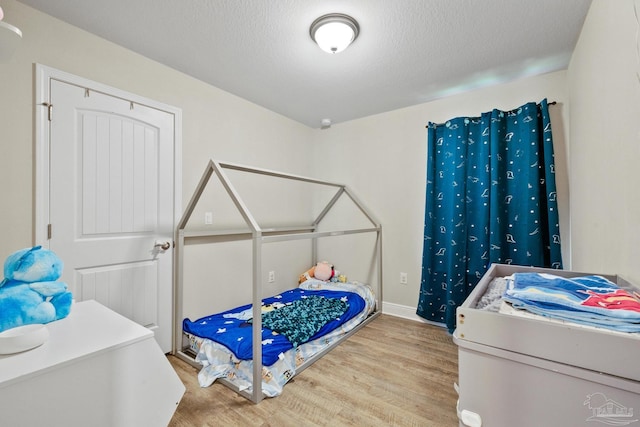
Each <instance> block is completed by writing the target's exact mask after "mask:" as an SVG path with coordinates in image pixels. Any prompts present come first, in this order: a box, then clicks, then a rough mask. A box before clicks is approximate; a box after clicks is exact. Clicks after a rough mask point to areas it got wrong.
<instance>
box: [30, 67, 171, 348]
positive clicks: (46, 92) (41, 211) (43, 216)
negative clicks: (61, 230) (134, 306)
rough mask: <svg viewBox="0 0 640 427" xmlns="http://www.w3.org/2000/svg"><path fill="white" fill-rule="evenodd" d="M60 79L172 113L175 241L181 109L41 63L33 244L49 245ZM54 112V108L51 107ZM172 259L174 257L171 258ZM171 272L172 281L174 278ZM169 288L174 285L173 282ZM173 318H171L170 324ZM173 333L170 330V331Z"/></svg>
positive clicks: (37, 82) (37, 75)
mask: <svg viewBox="0 0 640 427" xmlns="http://www.w3.org/2000/svg"><path fill="white" fill-rule="evenodd" d="M52 79H53V80H59V81H62V82H64V83H68V84H71V85H76V86H79V87H83V88H88V89H90V90H91V91H94V92H101V93H103V94H105V95H109V96H113V97H116V98H121V99H123V100H125V101H129V102H132V103H134V104H139V105H144V106H145V107H148V108H153V109H156V110H160V111H163V112H166V113H168V114H171V115H173V117H174V153H173V158H174V165H173V167H174V179H173V183H174V212H173V224H174V230H173V234H174V236H173V238H174V241H175V225H176V224H177V221H178V220H179V219H180V217H181V216H182V110H181V109H179V108H176V107H173V106H170V105H167V104H163V103H161V102H157V101H154V100H150V99H148V98H144V97H141V96H138V95H135V94H132V93H129V92H126V91H123V90H120V89H117V88H113V87H110V86H107V85H104V84H101V83H97V82H94V81H91V80H88V79H85V78H82V77H78V76H75V75H73V74H69V73H66V72H64V71H60V70H57V69H54V68H51V67H47V66H45V65H41V64H35V98H34V109H35V112H34V114H35V133H34V163H35V164H34V216H33V244H34V245H42V246H43V247H49V239H48V224H49V223H50V222H49V208H50V200H49V186H50V181H49V175H50V169H49V156H50V151H49V140H50V125H49V123H50V122H49V105H48V102H49V99H50V90H51V88H50V84H49V82H50V81H51V80H52ZM52 114H55V108H53V110H52ZM172 263H173V260H172ZM173 270H174V274H173V275H172V277H171V283H173V282H174V280H175V265H174V266H173ZM172 288H175V287H174V286H172ZM172 299H173V302H172V312H171V317H172V318H173V316H174V312H175V309H174V307H173V305H174V304H175V295H174V296H172ZM174 323H175V322H174V321H172V322H171V324H172V325H173V324H174ZM171 336H172V337H173V333H172V334H171Z"/></svg>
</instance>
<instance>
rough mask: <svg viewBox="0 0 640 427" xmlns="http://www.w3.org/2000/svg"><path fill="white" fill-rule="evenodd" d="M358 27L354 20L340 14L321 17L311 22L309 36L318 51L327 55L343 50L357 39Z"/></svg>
mask: <svg viewBox="0 0 640 427" xmlns="http://www.w3.org/2000/svg"><path fill="white" fill-rule="evenodd" d="M359 32H360V27H359V26H358V23H357V22H356V20H355V19H353V18H352V17H350V16H349V15H344V14H341V13H330V14H328V15H323V16H321V17H320V18H318V19H316V20H315V21H313V23H312V24H311V28H309V34H310V35H311V39H313V41H314V42H316V43H317V44H318V46H320V49H322V50H324V51H325V52H329V53H338V52H341V51H343V50H345V49H346V48H347V47H348V46H349V45H350V44H351V43H353V41H354V40H355V39H356V38H357V37H358V33H359Z"/></svg>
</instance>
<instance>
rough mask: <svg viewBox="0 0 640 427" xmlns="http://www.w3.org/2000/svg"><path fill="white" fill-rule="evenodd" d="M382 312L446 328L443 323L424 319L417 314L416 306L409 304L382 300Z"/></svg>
mask: <svg viewBox="0 0 640 427" xmlns="http://www.w3.org/2000/svg"><path fill="white" fill-rule="evenodd" d="M382 313H383V314H388V315H390V316H396V317H402V318H403V319H408V320H414V321H416V322H422V323H427V324H429V325H434V326H440V327H442V328H446V325H445V324H443V323H436V322H431V321H429V320H426V319H423V318H422V317H420V316H418V315H417V314H416V308H415V307H410V306H407V305H400V304H394V303H392V302H384V301H382Z"/></svg>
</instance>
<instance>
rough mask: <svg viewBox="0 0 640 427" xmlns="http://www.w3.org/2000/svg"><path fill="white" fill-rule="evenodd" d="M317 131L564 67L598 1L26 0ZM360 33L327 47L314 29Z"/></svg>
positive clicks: (90, 30)
mask: <svg viewBox="0 0 640 427" xmlns="http://www.w3.org/2000/svg"><path fill="white" fill-rule="evenodd" d="M19 1H21V2H22V3H24V4H26V5H29V6H31V7H33V8H35V9H38V10H41V11H43V12H45V13H47V14H50V15H52V16H54V17H56V18H59V19H61V20H63V21H65V22H68V23H69V24H72V25H75V26H77V27H80V28H82V29H84V30H86V31H89V32H91V33H94V34H96V35H98V36H100V37H103V38H105V39H107V40H110V41H112V42H114V43H117V44H119V45H122V46H124V47H126V48H128V49H131V50H133V51H135V52H138V53H140V54H142V55H144V56H147V57H149V58H151V59H154V60H156V61H158V62H161V63H163V64H166V65H168V66H169V67H172V68H175V69H177V70H179V71H182V72H184V73H186V74H189V75H191V76H193V77H195V78H197V79H200V80H202V81H205V82H207V83H210V84H212V85H214V86H216V87H218V88H220V89H223V90H225V91H228V92H230V93H233V94H235V95H238V96H240V97H242V98H244V99H247V100H249V101H251V102H254V103H256V104H258V105H261V106H263V107H266V108H268V109H270V110H272V111H275V112H277V113H280V114H282V115H284V116H287V117H290V118H292V119H294V120H296V121H299V122H301V123H304V124H306V125H308V126H311V127H314V128H317V127H320V125H321V120H322V119H325V118H328V119H331V120H332V122H333V123H339V122H343V121H347V120H351V119H355V118H359V117H364V116H369V115H372V114H377V113H381V112H385V111H390V110H394V109H398V108H402V107H407V106H410V105H415V104H420V103H424V102H427V101H430V100H433V99H437V98H440V97H443V96H447V95H450V94H453V93H457V92H460V91H464V90H469V89H473V88H477V87H482V86H486V85H490V84H495V83H500V82H504V81H510V80H515V79H518V78H521V77H525V76H530V75H535V74H542V73H546V72H550V71H556V70H561V69H565V68H566V67H567V65H568V62H569V59H570V57H571V52H572V51H573V48H574V46H575V43H576V41H577V40H578V36H579V33H580V29H581V28H582V24H583V22H584V19H585V16H586V14H587V10H588V8H589V5H590V3H591V1H590V0H485V1H480V0H350V1H347V0H343V1H336V0H189V1H184V0H182V1H181V0H109V1H105V0H55V1H52V0H19ZM332 12H339V13H346V14H348V15H351V16H352V17H354V18H355V19H356V20H357V21H358V23H359V25H360V36H359V37H358V39H357V40H356V41H355V43H354V44H353V45H352V46H350V47H349V48H348V49H347V50H345V51H344V52H341V53H338V54H333V55H331V54H328V53H325V52H323V51H321V50H320V49H319V48H318V47H317V46H316V45H315V44H314V43H313V41H312V40H311V38H310V37H309V26H310V24H311V23H312V22H313V20H314V19H316V18H317V17H318V16H321V15H324V14H326V13H332Z"/></svg>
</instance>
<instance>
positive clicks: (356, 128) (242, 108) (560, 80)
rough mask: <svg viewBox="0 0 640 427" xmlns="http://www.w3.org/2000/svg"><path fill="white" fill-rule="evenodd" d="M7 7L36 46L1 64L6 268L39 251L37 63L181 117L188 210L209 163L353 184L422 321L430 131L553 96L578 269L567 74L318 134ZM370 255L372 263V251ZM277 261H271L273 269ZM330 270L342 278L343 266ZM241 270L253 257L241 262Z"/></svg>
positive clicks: (389, 279)
mask: <svg viewBox="0 0 640 427" xmlns="http://www.w3.org/2000/svg"><path fill="white" fill-rule="evenodd" d="M2 6H3V9H4V11H5V16H6V18H5V19H6V21H7V22H10V23H11V24H13V25H16V26H18V27H19V28H21V29H22V31H23V33H24V38H23V40H22V42H21V45H20V46H19V49H18V51H17V52H16V53H15V55H14V56H13V58H12V59H11V60H10V61H9V62H7V63H0V77H2V78H1V79H0V94H1V96H0V145H1V146H2V153H3V154H2V156H0V194H2V197H3V204H2V209H1V210H0V232H1V233H2V236H3V239H2V241H1V243H0V260H2V259H4V258H5V257H6V256H7V255H8V254H9V253H10V252H13V251H14V250H16V249H19V248H22V247H26V246H29V245H30V244H31V243H32V238H33V237H32V235H33V233H32V208H33V203H32V197H33V196H32V190H33V183H32V174H33V167H32V154H33V150H32V145H33V136H32V132H33V130H32V128H33V108H34V107H33V103H34V100H33V88H32V66H33V63H36V62H37V63H41V64H44V65H47V66H51V67H54V68H58V69H60V70H63V71H66V72H69V73H73V74H76V75H79V76H81V77H84V78H88V79H91V80H95V81H98V82H100V83H103V84H107V85H111V86H114V87H117V88H119V89H122V90H126V91H129V92H133V93H136V94H138V95H141V96H145V97H148V98H152V99H155V100H158V101H160V102H163V103H165V104H169V105H173V106H176V107H178V108H181V109H182V112H183V120H184V122H183V186H182V187H183V188H182V191H183V201H184V204H186V202H187V201H188V199H189V197H190V196H191V193H192V191H193V189H194V187H195V185H196V183H197V181H198V179H199V177H200V174H201V172H202V168H204V166H205V163H206V160H207V159H208V158H209V157H214V158H218V159H222V160H227V161H232V162H238V163H244V164H249V165H255V166H259V167H266V168H269V169H276V170H282V171H285V172H292V173H296V174H301V175H312V176H317V177H319V178H327V179H329V180H331V181H336V182H344V183H346V184H348V185H349V186H350V187H351V188H353V189H354V191H355V193H356V195H358V196H359V197H360V198H361V199H362V200H363V201H364V202H365V204H366V205H367V206H368V207H369V208H371V210H372V211H373V212H374V213H375V214H376V215H377V216H378V218H379V219H380V221H381V222H382V224H383V229H384V237H383V243H384V248H383V252H384V257H385V262H384V265H383V271H384V282H385V290H384V299H385V301H386V302H387V308H389V309H391V310H397V311H398V312H399V314H408V315H410V316H411V315H413V312H414V311H415V306H416V303H417V297H418V289H419V281H420V264H421V256H422V231H423V230H422V228H423V215H424V191H425V176H426V170H425V163H426V129H425V125H426V124H427V122H429V121H435V122H443V121H446V120H447V119H449V118H451V117H454V116H459V115H478V114H480V113H481V112H483V111H488V110H490V109H492V108H500V109H512V108H515V107H517V106H520V105H522V104H524V103H526V102H529V101H540V100H541V99H542V98H544V97H546V98H548V99H549V100H550V101H557V102H558V105H556V106H553V107H551V110H552V115H553V122H552V123H553V125H554V135H555V142H556V163H557V164H558V169H559V171H558V172H559V181H558V186H559V189H558V193H559V195H560V196H561V197H563V200H561V205H560V213H561V216H562V218H561V229H562V234H563V243H564V252H565V259H564V261H565V265H568V264H569V259H568V256H567V255H566V254H567V253H568V248H569V243H570V239H569V238H568V232H569V227H568V221H567V219H566V218H567V217H568V205H567V203H566V200H567V199H568V187H567V184H566V162H567V160H566V154H567V153H566V150H567V149H566V146H565V144H564V141H565V140H566V139H568V128H566V126H567V125H566V124H567V123H568V121H567V115H568V95H567V75H566V72H563V71H561V72H556V73H551V74H547V75H543V76H538V77H531V78H527V79H523V80H520V81H517V82H513V83H508V84H503V85H498V86H494V87H491V88H486V89H479V90H475V91H473V92H468V93H464V94H459V95H453V96H450V97H448V98H445V99H441V100H437V101H434V102H429V103H426V104H422V105H417V106H414V107H410V108H405V109H400V110H396V111H392V112H388V113H384V114H379V115H376V116H371V117H367V118H364V119H360V120H354V121H352V122H348V123H344V124H339V125H334V126H333V127H331V128H330V129H326V130H312V129H309V128H307V127H306V126H303V125H301V124H299V123H296V122H293V121H291V120H289V119H287V118H284V117H282V116H280V115H278V114H275V113H273V112H271V111H268V110H266V109H264V108H261V107H259V106H256V105H254V104H252V103H249V102H247V101H245V100H243V99H240V98H238V97H236V96H233V95H230V94H228V93H226V92H224V91H221V90H219V89H217V88H215V87H212V86H210V85H206V84H204V83H202V82H200V81H198V80H195V79H193V78H190V77H188V76H186V75H184V74H181V73H179V72H177V71H175V70H172V69H169V68H167V67H165V66H162V65H160V64H158V63H156V62H153V61H151V60H149V59H146V58H144V57H141V56H140V55H137V54H135V53H133V52H130V51H128V50H126V49H123V48H121V47H119V46H116V45H114V44H112V43H109V42H107V41H105V40H102V39H100V38H98V37H95V36H93V35H91V34H88V33H86V32H84V31H82V30H79V29H77V28H75V27H72V26H70V25H67V24H65V23H63V22H61V21H59V20H56V19H54V18H52V17H49V16H47V15H44V14H42V13H40V12H38V11H35V10H33V9H31V8H29V7H27V6H25V5H23V4H21V3H17V2H16V1H15V0H5V1H4V2H3V4H2ZM625 154H629V153H628V152H627V153H625ZM563 170H564V173H565V178H563V177H562V171H563ZM636 207H637V204H636ZM199 250H200V249H199V248H197V247H196V248H194V251H196V252H197V251H199ZM242 253H243V254H244V252H242ZM365 256H366V257H370V253H368V252H367V253H366V255H365ZM243 257H244V256H243V255H239V258H243ZM277 258H278V257H271V256H270V255H267V258H266V259H267V260H270V259H277ZM330 261H333V262H335V263H336V264H337V265H336V267H337V268H338V269H340V268H341V266H340V265H339V264H338V261H337V260H330ZM366 261H369V259H367V260H366ZM241 262H246V259H244V258H243V259H238V263H241ZM273 262H276V261H273ZM190 268H191V269H193V270H197V271H194V275H195V276H196V277H197V278H202V280H203V281H206V280H208V279H209V278H210V277H211V275H215V271H214V272H208V271H206V269H203V268H201V266H200V264H198V262H195V263H192V266H191V267H190ZM266 268H267V269H270V267H266ZM276 268H277V269H279V270H280V267H276ZM283 268H284V267H283ZM344 272H345V273H347V274H349V271H346V270H345V271H344ZM400 272H407V273H408V277H409V284H408V285H400V284H399V283H398V282H399V280H398V279H399V273H400ZM189 297H190V298H191V299H192V300H193V301H194V303H198V302H199V301H202V298H201V297H200V294H198V293H197V292H194V293H193V294H192V295H190V296H189Z"/></svg>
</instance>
